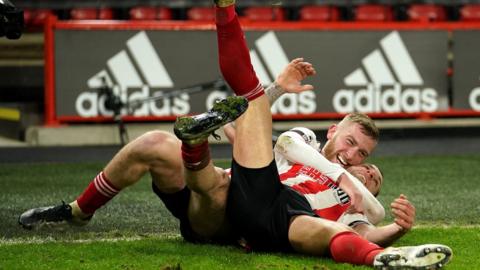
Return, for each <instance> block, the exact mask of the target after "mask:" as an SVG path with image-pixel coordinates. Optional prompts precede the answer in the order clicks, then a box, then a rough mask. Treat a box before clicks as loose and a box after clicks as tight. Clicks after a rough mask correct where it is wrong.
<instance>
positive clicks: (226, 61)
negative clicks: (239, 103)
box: [216, 6, 264, 100]
mask: <svg viewBox="0 0 480 270" xmlns="http://www.w3.org/2000/svg"><path fill="white" fill-rule="evenodd" d="M231 8H233V6H228V7H226V8H216V10H217V40H218V54H219V62H220V70H221V71H222V75H223V77H224V78H225V81H226V82H227V83H228V84H229V85H230V87H231V88H232V89H233V91H234V92H235V94H236V95H237V96H244V97H246V98H247V99H248V100H254V99H256V98H257V97H259V96H261V95H263V94H264V90H263V86H262V85H261V84H260V81H259V80H258V78H257V75H256V74H255V71H254V70H253V66H252V63H251V60H250V52H249V51H248V47H247V43H246V41H245V36H244V34H243V31H242V28H241V26H240V22H239V21H238V17H237V16H236V14H235V10H233V11H232V10H231ZM220 11H222V12H220ZM232 12H233V13H232ZM222 14H223V15H222ZM225 14H226V15H225ZM232 14H233V15H232ZM231 16H233V17H232V18H230V17H231ZM219 17H220V18H219ZM227 21H228V22H227Z"/></svg>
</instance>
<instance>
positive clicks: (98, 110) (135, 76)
mask: <svg viewBox="0 0 480 270" xmlns="http://www.w3.org/2000/svg"><path fill="white" fill-rule="evenodd" d="M126 46H127V48H126V49H125V50H122V51H120V52H118V53H117V54H115V55H114V56H113V57H111V58H110V59H109V60H108V61H107V63H106V68H105V69H103V70H101V71H100V72H98V73H97V74H95V75H94V76H93V77H91V78H90V79H89V80H88V81H87V85H88V87H89V88H90V89H98V88H101V87H103V86H108V87H110V88H111V89H112V90H113V92H114V94H115V95H118V96H119V97H120V99H121V100H122V101H127V100H128V101H129V102H131V101H133V100H139V99H146V98H148V97H150V96H155V95H160V94H161V89H162V88H172V87H174V84H173V82H172V79H171V78H170V75H169V74H168V71H167V70H166V68H165V66H164V64H163V62H162V60H161V59H160V57H159V56H158V54H157V53H156V51H155V48H154V47H153V45H152V42H151V41H150V39H149V38H148V36H147V34H146V33H145V31H142V32H139V33H137V34H136V35H134V36H133V37H131V38H130V39H128V40H127V42H126ZM130 90H134V91H132V93H129V91H130ZM105 98H106V97H105V96H104V95H101V96H99V94H98V93H97V92H84V93H82V94H80V95H79V96H78V97H77V100H76V104H75V108H76V111H77V112H78V114H79V115H80V116H84V117H89V116H98V115H104V116H111V115H112V114H113V112H111V111H109V110H107V109H106V108H105V106H104V104H105V100H104V99H105ZM189 111H190V106H189V104H188V96H185V95H181V96H180V97H177V98H174V99H173V101H170V100H168V99H164V100H163V102H162V104H161V106H159V105H158V104H157V103H155V102H149V103H144V104H143V105H142V106H141V107H140V108H137V109H136V110H135V115H137V116H139V115H142V116H144V115H157V116H161V115H171V114H186V113H188V112H189ZM125 113H126V111H122V114H125Z"/></svg>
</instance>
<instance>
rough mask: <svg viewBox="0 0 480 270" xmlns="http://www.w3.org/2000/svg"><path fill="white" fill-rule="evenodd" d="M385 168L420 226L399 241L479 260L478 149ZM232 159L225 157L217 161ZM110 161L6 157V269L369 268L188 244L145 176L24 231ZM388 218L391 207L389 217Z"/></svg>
mask: <svg viewBox="0 0 480 270" xmlns="http://www.w3.org/2000/svg"><path fill="white" fill-rule="evenodd" d="M370 161H371V162H373V163H375V164H378V165H379V167H380V168H382V171H383V172H384V174H385V180H386V181H385V184H384V188H383V189H382V191H381V193H380V196H379V199H380V200H381V201H382V203H383V204H384V205H385V207H386V209H387V213H388V212H389V208H388V204H389V203H390V202H391V201H392V200H393V198H395V197H396V196H398V195H399V194H400V193H404V194H406V195H407V196H408V197H409V199H410V200H411V201H412V202H413V203H414V204H415V206H416V209H417V223H416V224H417V226H416V228H415V229H414V230H412V232H411V233H409V235H407V236H406V237H404V238H403V239H402V240H400V241H399V242H398V243H397V245H414V244H421V243H431V242H436V243H443V244H447V245H449V246H451V247H452V248H453V251H454V258H453V260H452V262H451V263H450V264H449V265H448V266H447V267H446V269H480V266H478V267H477V260H478V258H479V257H480V249H479V248H478V246H477V243H478V242H479V241H480V217H479V213H480V207H479V205H480V198H479V196H478V194H479V191H480V178H479V177H478V175H479V173H480V166H479V164H480V155H472V156H436V157H434V156H410V157H384V158H374V159H371V160H370ZM218 164H219V165H221V166H228V163H226V162H219V163H218ZM103 166H104V164H99V163H95V164H94V163H88V164H87V163H81V164H80V163H77V164H71V163H70V164H45V163H43V164H0V183H1V184H2V187H1V191H0V232H1V237H2V239H1V240H0V269H368V268H362V267H352V266H348V265H339V264H335V263H333V262H332V261H331V260H329V259H319V258H312V257H305V256H299V255H284V254H257V253H255V254H245V253H244V252H243V251H242V250H240V249H237V248H233V247H217V246H209V245H192V244H188V243H185V242H183V241H182V240H181V238H179V237H178V228H177V227H178V224H177V222H176V220H175V219H173V218H172V217H171V216H170V214H169V213H168V212H167V211H166V210H165V208H164V207H163V205H162V203H161V202H160V201H159V200H158V198H157V197H156V196H155V195H154V194H153V193H152V192H151V188H150V185H151V183H150V181H149V179H148V177H145V178H144V179H142V181H140V183H139V184H137V185H136V186H134V187H132V188H129V189H127V190H125V191H123V192H122V193H121V194H120V195H119V196H117V197H116V198H114V199H113V201H112V202H111V203H109V204H108V205H107V206H106V207H104V208H102V209H101V210H99V211H98V212H97V213H96V214H95V217H94V219H93V220H92V222H90V224H89V225H88V226H86V227H82V228H71V229H67V230H64V231H58V230H54V229H48V228H44V230H40V231H25V230H23V229H21V228H20V227H19V226H18V225H17V217H18V215H19V214H20V213H22V212H23V211H24V210H26V209H28V208H31V207H37V206H46V205H52V204H58V203H60V202H61V200H65V201H66V202H70V201H71V200H73V199H74V198H75V197H76V196H77V195H78V194H79V193H80V192H81V191H82V190H83V189H84V188H85V187H86V185H87V184H88V183H89V182H90V181H91V179H93V177H95V175H96V174H97V173H98V172H99V171H100V170H101V169H102V167H103ZM391 221H392V218H391V216H390V215H389V214H387V221H386V222H391Z"/></svg>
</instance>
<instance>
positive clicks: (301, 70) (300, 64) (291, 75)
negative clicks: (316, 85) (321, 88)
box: [275, 58, 316, 93]
mask: <svg viewBox="0 0 480 270" xmlns="http://www.w3.org/2000/svg"><path fill="white" fill-rule="evenodd" d="M315 74H316V71H315V68H313V65H312V64H311V63H309V62H305V61H304V60H303V58H295V59H293V60H292V61H291V62H290V63H289V64H288V65H287V66H286V67H285V69H283V71H282V73H280V74H279V75H278V77H277V79H276V80H275V82H276V83H277V84H278V85H279V86H280V87H281V88H282V89H284V90H285V91H286V92H287V93H300V92H303V91H309V90H313V85H311V84H302V81H303V80H304V79H305V78H307V77H308V76H312V75H315Z"/></svg>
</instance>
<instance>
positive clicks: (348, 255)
mask: <svg viewBox="0 0 480 270" xmlns="http://www.w3.org/2000/svg"><path fill="white" fill-rule="evenodd" d="M234 2H235V1H234V0H224V1H216V4H217V6H216V15H217V16H216V18H217V37H218V46H219V59H220V68H221V71H222V74H223V76H224V78H225V80H226V81H227V82H228V84H229V85H230V86H231V87H232V89H233V90H234V92H235V94H236V95H237V97H230V98H227V99H226V100H223V101H221V102H220V103H218V104H217V105H218V106H216V107H214V108H213V110H211V111H209V112H207V113H205V114H201V115H198V116H184V117H180V118H178V119H177V121H176V123H175V128H174V131H175V134H176V135H177V137H178V138H180V139H181V140H182V157H183V159H184V166H185V168H186V172H187V179H186V181H187V183H191V182H193V183H194V184H196V185H197V186H198V187H201V188H199V190H198V191H199V192H202V191H204V192H206V193H210V194H216V195H219V196H222V197H221V198H219V197H212V198H217V199H218V200H219V201H224V200H226V201H227V207H226V210H225V211H226V217H227V220H223V221H224V223H226V222H228V223H230V224H231V226H232V228H233V235H234V236H237V237H238V238H242V239H243V240H245V241H246V243H247V244H248V245H249V246H250V247H251V248H253V249H255V250H267V251H287V252H290V251H296V252H300V253H305V254H311V255H320V256H323V255H326V254H327V253H329V254H330V255H331V256H332V258H333V259H334V260H335V261H337V262H348V263H352V264H360V265H371V266H375V267H376V268H379V269H398V268H400V267H402V268H411V269H426V268H427V267H428V268H431V269H435V268H441V267H442V266H443V265H444V264H445V263H447V262H448V261H449V259H450V256H451V250H450V248H448V247H446V246H443V245H436V244H432V245H423V246H418V247H404V248H396V249H395V248H389V249H383V248H381V247H380V246H378V245H376V244H373V243H371V242H369V241H368V240H366V239H364V238H362V237H361V236H359V235H358V234H356V233H354V232H353V230H352V229H350V228H349V227H348V226H345V225H344V224H341V223H338V222H333V221H329V220H327V219H323V218H320V217H318V216H317V215H316V214H315V213H314V211H313V210H312V208H311V206H310V204H309V202H308V200H307V199H306V198H305V195H302V194H300V193H299V192H297V191H295V190H294V189H292V188H290V187H288V186H286V185H282V184H281V183H280V177H279V173H278V170H277V165H276V163H275V160H274V156H273V152H272V150H271V149H272V141H271V137H272V118H271V112H270V103H269V100H268V98H267V97H266V96H265V95H264V91H263V87H262V86H261V85H260V84H259V81H258V78H257V77H256V74H255V72H254V71H253V68H252V67H251V63H250V58H249V55H248V49H247V46H246V43H245V40H244V35H243V32H242V30H241V27H240V24H239V21H238V18H237V16H236V14H235V6H234ZM247 100H248V103H247ZM247 105H248V106H247ZM247 107H248V108H247ZM240 115H241V116H240ZM237 118H238V119H237ZM235 119H236V120H235ZM233 120H235V121H236V122H235V123H236V130H235V140H234V143H233V160H232V166H231V181H230V185H229V188H228V197H227V198H225V195H224V194H223V193H218V192H216V188H217V187H218V183H216V179H215V178H214V177H209V176H211V175H212V174H211V173H210V172H211V171H212V170H214V169H215V168H214V167H213V165H212V163H211V161H210V159H209V156H208V155H205V153H208V140H207V139H208V136H209V134H211V133H212V132H214V131H215V129H218V128H220V127H221V126H222V125H224V124H225V122H231V121H233ZM292 138H293V137H287V136H286V137H283V139H282V141H281V142H280V143H281V145H280V146H279V150H280V151H283V152H284V153H288V152H289V147H290V145H291V144H292V143H291V142H292V141H293V139H292ZM337 157H338V156H337ZM302 161H305V160H302ZM325 161H326V160H325ZM340 161H343V160H342V159H341V160H340ZM318 162H319V161H317V160H315V161H313V162H312V163H310V165H311V166H312V167H316V166H320V165H319V164H318ZM321 163H322V164H321V165H322V166H323V165H326V166H330V169H332V172H333V171H340V173H336V172H333V174H334V176H332V177H333V179H332V180H333V183H332V184H337V185H338V186H339V187H340V188H342V189H343V190H344V191H345V192H346V193H347V194H348V196H349V197H350V207H349V211H352V212H353V213H358V212H361V211H363V210H364V209H365V208H366V207H372V205H370V204H371V202H369V203H367V204H364V203H363V201H364V200H365V199H367V198H368V195H369V194H368V193H369V192H368V191H366V189H365V188H362V186H361V185H360V186H356V185H354V184H353V183H355V181H352V178H351V177H350V176H349V175H348V173H347V172H346V171H345V170H343V168H341V167H340V166H332V164H329V163H328V162H321ZM329 172H330V171H329ZM373 207H374V206H373ZM367 211H368V209H367Z"/></svg>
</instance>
